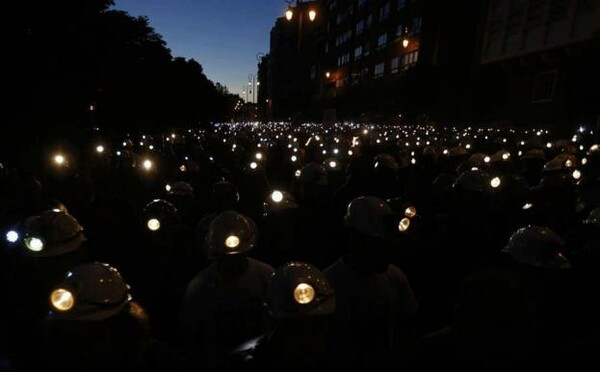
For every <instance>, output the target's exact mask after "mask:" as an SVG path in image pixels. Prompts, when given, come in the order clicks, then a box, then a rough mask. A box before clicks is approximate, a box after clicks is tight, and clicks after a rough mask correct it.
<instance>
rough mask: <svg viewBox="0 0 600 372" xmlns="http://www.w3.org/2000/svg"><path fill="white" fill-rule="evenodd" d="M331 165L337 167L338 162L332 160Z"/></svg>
mask: <svg viewBox="0 0 600 372" xmlns="http://www.w3.org/2000/svg"><path fill="white" fill-rule="evenodd" d="M329 167H330V168H335V167H337V163H336V162H335V161H333V160H332V161H330V162H329Z"/></svg>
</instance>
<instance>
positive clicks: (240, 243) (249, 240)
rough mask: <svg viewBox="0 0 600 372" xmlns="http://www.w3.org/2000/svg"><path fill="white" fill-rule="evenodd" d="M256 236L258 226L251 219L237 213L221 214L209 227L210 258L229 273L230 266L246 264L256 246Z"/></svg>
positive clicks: (207, 239) (207, 240)
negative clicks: (249, 254) (250, 252)
mask: <svg viewBox="0 0 600 372" xmlns="http://www.w3.org/2000/svg"><path fill="white" fill-rule="evenodd" d="M256 235H257V231H256V225H255V224H254V222H253V221H252V220H251V219H250V218H249V217H246V216H244V215H242V214H240V213H238V212H235V211H225V212H221V213H219V214H218V215H217V216H216V217H215V218H214V219H213V220H212V221H211V223H210V225H209V227H208V233H207V235H206V246H207V248H208V256H209V257H211V258H215V259H216V260H217V262H218V263H219V264H220V266H221V267H222V268H223V269H225V271H228V270H227V267H228V266H238V265H239V264H240V263H245V262H246V257H247V252H248V251H250V250H251V249H253V248H254V246H255V244H256V240H257V236H256Z"/></svg>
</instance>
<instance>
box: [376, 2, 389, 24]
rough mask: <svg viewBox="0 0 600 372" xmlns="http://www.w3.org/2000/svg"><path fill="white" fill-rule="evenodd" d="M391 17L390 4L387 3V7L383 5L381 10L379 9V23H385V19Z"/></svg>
mask: <svg viewBox="0 0 600 372" xmlns="http://www.w3.org/2000/svg"><path fill="white" fill-rule="evenodd" d="M389 16H390V2H389V1H388V2H387V3H385V5H383V6H382V7H381V8H379V21H380V22H381V21H383V20H384V19H387V18H388V17H389Z"/></svg>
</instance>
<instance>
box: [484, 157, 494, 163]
mask: <svg viewBox="0 0 600 372" xmlns="http://www.w3.org/2000/svg"><path fill="white" fill-rule="evenodd" d="M491 160H492V159H491V158H490V157H489V156H486V157H484V158H483V162H484V163H489V162H490V161H491Z"/></svg>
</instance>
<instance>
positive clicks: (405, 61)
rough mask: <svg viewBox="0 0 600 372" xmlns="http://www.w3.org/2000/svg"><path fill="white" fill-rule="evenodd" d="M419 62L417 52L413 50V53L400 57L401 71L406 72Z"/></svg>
mask: <svg viewBox="0 0 600 372" xmlns="http://www.w3.org/2000/svg"><path fill="white" fill-rule="evenodd" d="M418 60H419V51H418V50H415V51H414V52H410V53H407V54H405V55H404V56H403V57H402V70H408V69H409V68H411V67H412V66H414V65H415V64H416V63H417V61H418Z"/></svg>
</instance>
